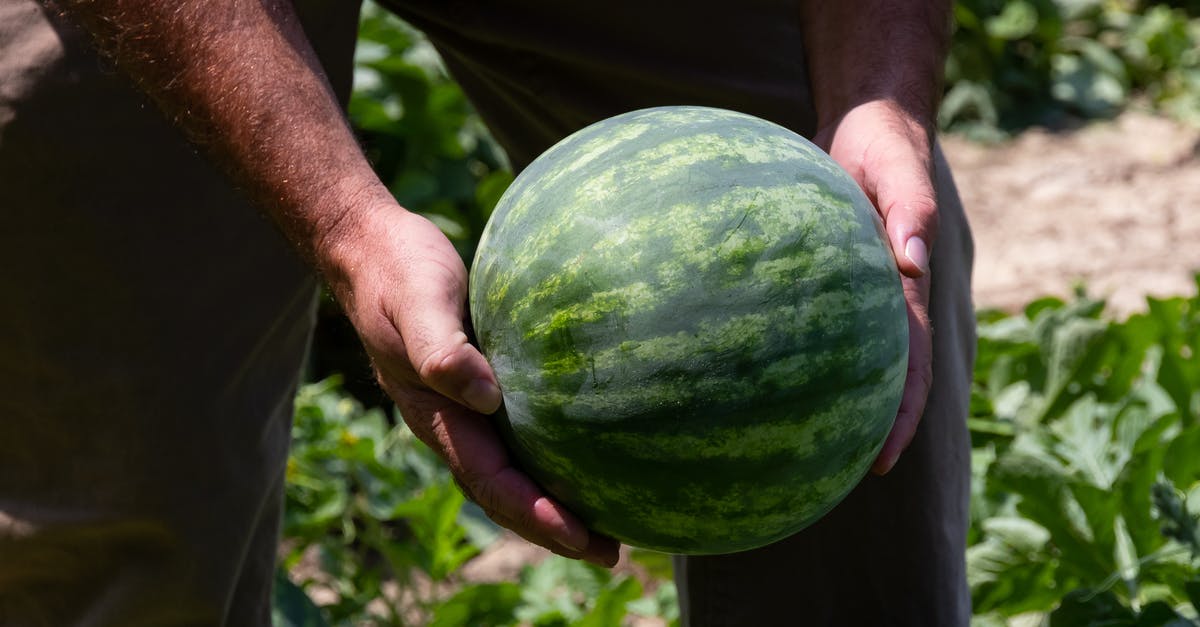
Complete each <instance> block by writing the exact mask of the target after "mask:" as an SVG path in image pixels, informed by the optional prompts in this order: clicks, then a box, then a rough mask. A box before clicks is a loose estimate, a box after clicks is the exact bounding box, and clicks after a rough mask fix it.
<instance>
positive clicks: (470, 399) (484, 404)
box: [462, 379, 502, 414]
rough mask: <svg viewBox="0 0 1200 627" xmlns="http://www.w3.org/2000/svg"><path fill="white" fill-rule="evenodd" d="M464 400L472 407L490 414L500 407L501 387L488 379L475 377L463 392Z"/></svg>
mask: <svg viewBox="0 0 1200 627" xmlns="http://www.w3.org/2000/svg"><path fill="white" fill-rule="evenodd" d="M462 398H463V401H465V402H466V403H467V406H469V407H470V408H471V409H474V410H475V411H477V412H480V413H483V414H490V413H493V412H495V411H496V410H497V409H500V401H501V400H502V397H501V396H500V388H498V387H496V384H495V383H492V382H491V381H488V380H487V379H475V380H474V381H472V382H470V383H469V384H467V388H466V389H465V390H463V392H462Z"/></svg>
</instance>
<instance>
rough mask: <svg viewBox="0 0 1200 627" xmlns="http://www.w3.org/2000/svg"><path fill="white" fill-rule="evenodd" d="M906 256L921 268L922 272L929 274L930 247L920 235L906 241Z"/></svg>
mask: <svg viewBox="0 0 1200 627" xmlns="http://www.w3.org/2000/svg"><path fill="white" fill-rule="evenodd" d="M904 256H905V257H908V260H909V261H911V262H912V263H913V265H914V266H916V267H917V268H918V269H920V270H921V274H929V247H928V246H926V245H925V240H923V239H921V238H919V237H910V238H908V241H907V242H905V243H904Z"/></svg>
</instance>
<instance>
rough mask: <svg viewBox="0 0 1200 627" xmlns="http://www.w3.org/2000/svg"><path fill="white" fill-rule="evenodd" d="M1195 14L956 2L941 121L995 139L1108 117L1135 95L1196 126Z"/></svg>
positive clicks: (1005, 0) (1198, 40)
mask: <svg viewBox="0 0 1200 627" xmlns="http://www.w3.org/2000/svg"><path fill="white" fill-rule="evenodd" d="M1176 4H1183V5H1192V4H1194V3H1176ZM1197 15H1200V12H1198V11H1197V10H1196V7H1195V6H1184V7H1183V8H1179V7H1172V6H1170V5H1169V4H1163V3H1144V2H1137V1H1135V0H1118V1H1113V0H1108V1H1106V0H959V1H958V2H956V3H955V6H954V17H955V24H956V28H955V32H954V36H953V39H952V42H951V48H950V56H949V59H948V61H947V64H946V93H945V96H944V99H943V103H942V108H941V111H940V113H939V123H940V124H941V126H942V127H943V128H945V129H949V130H954V131H959V132H965V133H969V134H973V135H975V136H977V137H982V138H996V137H1001V136H1003V135H1004V134H1006V133H1009V132H1012V131H1016V130H1019V129H1022V128H1025V127H1027V126H1030V125H1032V124H1044V123H1054V122H1055V121H1056V120H1059V119H1062V118H1063V117H1064V116H1066V115H1073V116H1079V117H1084V118H1092V117H1106V116H1110V115H1112V114H1115V113H1116V112H1118V111H1120V110H1121V109H1123V108H1124V107H1125V106H1127V105H1128V104H1129V102H1130V101H1131V100H1132V99H1133V97H1134V96H1136V95H1139V94H1140V95H1143V96H1144V97H1145V98H1146V99H1147V100H1148V102H1150V103H1151V104H1153V105H1154V106H1156V107H1158V108H1159V109H1161V110H1163V111H1165V112H1167V113H1169V114H1171V115H1174V116H1176V117H1179V118H1181V119H1184V120H1188V121H1190V122H1193V123H1200V20H1197V19H1196V18H1195V16H1197Z"/></svg>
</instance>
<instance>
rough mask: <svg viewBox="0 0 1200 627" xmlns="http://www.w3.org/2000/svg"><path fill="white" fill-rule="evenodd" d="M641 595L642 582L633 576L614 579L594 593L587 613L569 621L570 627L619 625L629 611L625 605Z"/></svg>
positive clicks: (608, 626)
mask: <svg viewBox="0 0 1200 627" xmlns="http://www.w3.org/2000/svg"><path fill="white" fill-rule="evenodd" d="M641 595H642V584H641V583H640V582H638V580H637V579H634V578H633V577H621V578H618V579H614V580H613V581H612V582H610V584H609V585H607V586H605V588H604V590H602V591H601V592H600V594H598V595H596V597H595V600H594V601H593V602H592V607H591V609H590V610H588V613H587V614H584V615H583V617H581V618H580V619H578V620H576V621H574V622H572V623H571V625H572V627H610V626H615V625H620V624H621V623H622V619H624V618H625V615H626V614H628V613H629V611H628V608H627V607H626V605H627V604H628V603H630V602H632V601H634V600H636V599H637V598H638V597H640V596H641Z"/></svg>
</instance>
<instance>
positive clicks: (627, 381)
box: [470, 106, 908, 554]
mask: <svg viewBox="0 0 1200 627" xmlns="http://www.w3.org/2000/svg"><path fill="white" fill-rule="evenodd" d="M470 307H471V317H472V321H473V324H474V328H475V332H476V336H477V339H478V341H479V345H480V348H481V349H482V351H483V353H484V355H485V356H486V357H487V358H488V360H489V362H490V363H491V365H492V367H493V369H494V370H495V373H496V378H497V380H498V382H499V384H500V388H501V390H502V393H503V397H504V403H503V407H502V409H501V411H500V412H498V413H497V416H496V419H497V421H498V424H499V429H500V431H501V433H502V434H503V436H504V437H505V438H506V440H507V443H508V445H509V447H510V448H511V449H512V451H513V453H514V455H515V459H516V460H517V462H518V463H519V464H520V466H521V467H522V468H523V469H524V470H525V471H526V472H527V473H528V474H529V475H530V476H532V477H533V478H534V479H535V480H536V481H538V482H539V484H540V485H541V486H542V487H543V488H544V489H545V490H546V491H547V492H548V493H549V494H551V495H552V496H553V497H555V498H556V499H557V500H558V501H560V502H561V503H563V504H565V505H566V506H567V507H568V508H570V509H571V510H572V511H573V512H574V513H576V514H577V515H578V516H579V517H580V518H582V520H583V521H584V522H586V523H587V524H588V525H589V526H590V527H591V528H593V529H595V530H597V531H599V532H602V533H605V534H608V535H611V536H612V537H614V538H617V539H618V540H621V541H623V542H625V543H628V544H631V545H634V546H640V547H644V548H648V549H654V550H659V551H664V552H670V553H683V554H715V553H727V552H734V551H740V550H746V549H750V548H754V547H758V546H761V545H765V544H768V543H770V542H773V541H776V540H779V539H781V538H784V537H786V536H788V535H790V534H792V533H795V532H796V531H799V530H800V529H802V528H804V527H805V526H807V525H809V524H811V523H813V522H814V521H816V520H817V519H818V518H820V517H821V516H822V515H824V514H825V513H826V512H828V511H829V510H830V509H831V508H832V507H833V506H834V505H835V504H837V503H838V502H839V501H840V500H841V499H842V498H843V497H844V496H845V495H846V494H847V493H848V492H849V491H850V490H851V489H852V488H853V487H854V486H855V484H857V483H858V482H859V481H860V480H861V479H862V477H863V476H864V475H865V473H866V472H867V470H868V469H869V468H870V466H871V463H872V462H873V460H874V458H875V457H876V455H877V454H878V452H879V450H880V448H881V446H882V444H883V441H884V438H885V437H886V435H887V433H888V431H889V430H890V428H891V425H892V422H893V420H894V418H895V415H896V411H897V408H898V406H899V402H900V395H901V391H902V388H903V385H904V378H905V372H906V364H907V356H908V326H907V317H906V313H905V301H904V297H903V293H902V290H901V286H900V280H899V274H898V271H897V269H896V265H895V260H894V259H893V257H892V252H891V249H890V247H889V245H888V244H887V240H886V238H885V236H884V231H883V225H882V223H881V222H880V219H879V216H878V214H877V213H876V211H875V209H874V207H873V206H872V204H871V202H870V201H869V200H868V199H867V198H866V196H865V195H864V194H863V192H862V191H861V190H860V189H859V187H858V185H856V184H855V182H854V180H852V179H851V178H850V177H849V175H847V174H846V172H845V171H844V170H842V169H841V168H840V167H839V166H838V165H837V164H836V163H835V162H834V161H833V160H832V159H830V158H829V157H828V156H827V155H825V153H823V152H822V151H821V150H820V149H818V148H817V147H815V146H814V145H813V144H811V143H810V142H809V141H807V140H806V139H804V138H803V137H801V136H799V135H797V134H795V133H793V132H791V131H789V130H787V129H785V128H783V127H781V126H778V125H775V124H772V123H770V122H767V121H764V120H761V119H758V118H755V117H752V116H749V115H744V114H741V113H735V112H732V111H726V110H720V109H712V108H704V107H682V106H678V107H660V108H653V109H645V110H640V111H635V112H631V113H627V114H623V115H619V116H616V117H613V118H610V119H607V120H604V121H601V122H598V123H596V124H593V125H592V126H589V127H587V128H585V129H583V130H581V131H578V132H576V133H575V134H573V135H571V136H569V137H567V138H566V139H564V140H563V141H561V142H560V143H558V144H557V145H555V146H554V147H552V148H551V149H549V150H548V151H547V152H545V153H544V154H543V155H541V156H540V157H539V158H538V159H536V160H535V161H534V162H533V163H532V164H531V165H530V166H529V167H528V168H527V169H526V170H525V171H524V172H522V173H521V174H520V176H518V177H517V179H516V180H515V181H514V182H513V184H512V186H511V187H510V188H509V189H508V190H507V192H506V193H505V194H504V196H503V197H502V198H501V200H500V201H499V204H498V205H497V207H496V209H495V211H494V212H493V214H492V216H491V218H490V220H489V222H488V225H487V227H486V229H485V231H484V233H483V236H482V239H481V241H480V244H479V247H478V249H477V253H476V257H475V260H474V262H473V264H472V267H471V275H470Z"/></svg>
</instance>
